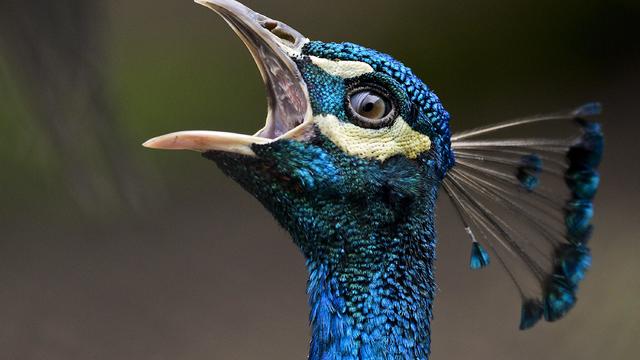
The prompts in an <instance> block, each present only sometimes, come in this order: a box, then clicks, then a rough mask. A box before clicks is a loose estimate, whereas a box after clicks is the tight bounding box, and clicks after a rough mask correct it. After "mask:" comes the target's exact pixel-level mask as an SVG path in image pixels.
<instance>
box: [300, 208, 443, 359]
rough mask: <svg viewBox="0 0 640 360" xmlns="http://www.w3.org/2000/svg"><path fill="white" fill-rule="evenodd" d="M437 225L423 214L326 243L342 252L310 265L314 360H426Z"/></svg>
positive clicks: (313, 260) (317, 258) (428, 214)
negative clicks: (333, 244)
mask: <svg viewBox="0 0 640 360" xmlns="http://www.w3.org/2000/svg"><path fill="white" fill-rule="evenodd" d="M427 210H428V208H427ZM433 220H434V219H433V213H432V212H431V211H425V212H423V213H420V214H417V216H411V217H408V218H406V219H405V222H403V223H399V224H394V226H387V227H385V228H383V229H380V228H375V227H374V228H372V227H370V226H365V227H364V228H365V229H369V230H367V231H365V232H363V231H358V230H362V228H363V227H361V228H360V229H358V230H353V231H349V232H348V234H350V235H347V236H346V237H342V238H341V239H339V240H337V239H335V238H332V239H323V241H328V242H332V241H339V242H340V243H341V244H342V246H340V247H339V250H337V251H338V252H339V253H340V254H337V255H338V256H336V255H333V256H327V254H319V255H320V256H312V257H309V258H308V260H307V267H308V271H309V282H308V294H309V303H310V306H311V314H310V321H311V326H312V340H311V349H310V355H309V359H310V360H320V359H428V356H429V347H430V320H431V305H432V301H433V297H434V290H435V283H434V276H433V261H434V258H435V243H436V234H435V231H434V226H433V222H434V221H433Z"/></svg>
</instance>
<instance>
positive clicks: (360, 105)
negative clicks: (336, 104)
mask: <svg viewBox="0 0 640 360" xmlns="http://www.w3.org/2000/svg"><path fill="white" fill-rule="evenodd" d="M346 109H347V112H348V114H349V117H350V119H351V122H353V123H354V124H356V125H358V126H360V127H363V128H368V129H379V128H382V127H386V126H389V125H391V124H392V123H393V121H394V119H395V118H396V106H395V103H394V101H393V100H392V99H391V97H390V96H389V95H388V92H387V91H386V90H385V89H384V88H382V87H380V86H375V85H371V84H367V85H365V86H358V87H354V88H353V89H351V90H350V91H349V92H348V93H347V97H346Z"/></svg>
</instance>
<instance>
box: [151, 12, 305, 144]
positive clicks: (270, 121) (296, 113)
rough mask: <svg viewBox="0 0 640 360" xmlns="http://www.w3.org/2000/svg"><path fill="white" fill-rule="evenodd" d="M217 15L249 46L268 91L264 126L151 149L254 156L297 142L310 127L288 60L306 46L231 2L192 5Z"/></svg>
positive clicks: (179, 139) (194, 136) (185, 134)
mask: <svg viewBox="0 0 640 360" xmlns="http://www.w3.org/2000/svg"><path fill="white" fill-rule="evenodd" d="M195 2H197V3H199V4H201V5H204V6H206V7H208V8H210V9H211V10H213V11H215V12H216V13H218V14H219V15H220V16H222V18H223V19H224V20H225V21H226V22H227V23H228V24H229V25H230V26H231V28H232V29H233V30H234V31H235V33H236V34H238V36H239V37H240V39H242V41H243V42H244V44H245V45H246V46H247V48H248V49H249V51H250V52H251V55H252V56H253V59H254V60H255V62H256V64H257V65H258V68H259V69H260V74H261V75H262V79H263V80H264V83H265V86H266V88H267V99H268V107H269V108H268V114H267V120H266V124H265V126H264V127H263V128H262V129H261V130H260V131H258V132H257V133H256V134H254V135H243V134H235V133H228V132H220V131H202V130H200V131H180V132H175V133H171V134H167V135H162V136H158V137H155V138H153V139H150V140H148V141H146V142H145V143H144V144H143V146H145V147H148V148H152V149H169V150H194V151H199V152H207V151H224V152H232V153H237V154H242V155H248V156H253V155H255V154H254V152H253V150H252V149H251V146H252V145H254V144H267V143H270V142H273V141H276V140H279V139H282V138H300V137H302V136H304V134H305V133H306V131H305V130H306V129H307V128H308V125H310V124H311V121H312V119H311V117H312V116H311V105H310V103H309V94H308V91H307V87H306V85H305V83H304V81H303V79H302V75H301V74H300V71H299V70H298V67H297V66H296V64H295V62H294V61H293V59H292V58H295V57H299V56H301V49H302V46H303V45H304V44H305V43H307V42H308V41H309V40H308V39H307V38H305V37H304V36H302V35H301V34H300V33H299V32H297V31H296V30H294V29H292V28H291V27H289V26H288V25H286V24H284V23H282V22H280V21H277V20H272V19H270V18H268V17H266V16H264V15H261V14H259V13H257V12H255V11H253V10H251V9H249V8H248V7H246V6H244V5H242V4H241V3H239V2H237V1H234V0H195Z"/></svg>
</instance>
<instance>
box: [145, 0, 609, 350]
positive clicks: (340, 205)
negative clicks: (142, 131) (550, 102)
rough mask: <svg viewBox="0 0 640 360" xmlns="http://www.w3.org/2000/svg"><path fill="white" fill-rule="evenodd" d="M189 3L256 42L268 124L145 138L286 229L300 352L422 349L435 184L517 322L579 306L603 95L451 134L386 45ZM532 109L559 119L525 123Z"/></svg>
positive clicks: (440, 112)
mask: <svg viewBox="0 0 640 360" xmlns="http://www.w3.org/2000/svg"><path fill="white" fill-rule="evenodd" d="M196 2H197V3H199V4H202V5H204V6H206V7H208V8H210V9H211V10H213V11H215V12H216V13H218V14H219V15H220V16H221V17H222V18H223V19H224V20H225V21H226V22H227V23H228V24H229V25H230V26H231V28H232V29H233V30H234V31H235V32H236V33H237V35H238V36H239V37H240V39H242V41H243V42H244V44H245V45H246V46H247V47H248V49H249V51H250V52H251V55H252V56H253V58H254V60H255V61H256V64H257V66H258V68H259V70H260V73H261V75H262V78H263V80H264V83H265V86H266V89H267V96H268V115H267V119H266V124H265V125H264V127H263V128H262V129H261V130H259V131H258V132H257V133H255V134H254V135H243V134H235V133H228V132H217V131H181V132H176V133H171V134H168V135H163V136H159V137H156V138H153V139H151V140H148V141H147V142H145V143H144V146H146V147H148V148H155V149H186V150H194V151H198V152H200V153H202V155H203V156H204V157H205V158H206V159H209V160H212V161H213V162H214V163H215V164H216V165H217V166H218V167H219V168H220V169H221V170H222V172H224V173H225V174H226V175H228V176H229V177H231V178H232V179H233V180H235V181H236V182H237V183H239V184H240V185H241V186H242V187H243V188H244V189H246V191H248V192H249V193H251V194H252V195H253V196H254V197H255V198H257V199H258V200H259V201H260V202H261V203H262V205H263V206H264V207H265V208H266V209H267V210H268V211H270V212H271V213H272V214H273V216H274V217H275V219H276V220H277V222H278V223H279V224H280V225H281V226H282V227H283V228H284V229H286V230H287V231H288V232H289V233H290V235H291V237H292V238H293V241H294V243H295V244H296V245H297V246H298V247H299V249H300V251H301V252H302V254H303V255H304V258H305V260H306V267H307V269H308V274H309V280H308V284H307V292H308V297H309V306H310V324H311V325H310V326H311V344H310V350H309V359H311V360H320V359H428V357H429V353H430V346H431V345H430V334H431V330H430V321H431V318H432V314H433V308H432V304H433V301H434V295H435V292H436V281H435V277H434V260H435V258H436V239H437V236H436V229H435V224H434V222H435V211H436V199H437V197H438V193H439V192H440V190H443V191H444V193H445V194H446V195H447V196H448V197H449V198H450V199H451V200H452V203H453V205H454V208H455V212H456V213H457V216H458V217H459V219H460V221H461V224H462V226H464V229H465V231H466V233H467V234H468V241H469V244H470V248H471V250H470V262H469V266H470V268H471V269H482V268H484V267H486V266H489V265H490V264H494V266H499V267H501V268H503V269H504V271H505V273H506V275H507V276H506V277H507V278H508V279H509V280H510V281H511V282H512V283H513V284H514V288H515V289H516V290H517V292H518V293H519V294H520V296H521V299H522V307H521V319H520V324H519V328H520V329H522V330H524V329H528V328H531V327H532V326H534V325H535V324H536V323H537V322H539V321H541V320H542V319H544V320H546V321H556V320H558V319H560V318H562V317H563V316H564V315H565V314H567V312H568V311H569V310H570V309H571V308H572V307H573V306H574V305H575V303H576V292H577V289H578V284H579V283H580V281H581V280H582V279H583V277H584V275H585V272H586V271H587V269H588V268H589V267H590V265H591V253H590V250H589V247H588V240H589V238H590V237H591V234H592V230H593V226H592V224H591V222H592V221H591V220H592V217H593V198H594V196H595V194H596V191H597V189H598V184H599V180H600V177H599V173H598V171H597V168H598V164H599V162H600V159H601V157H602V151H603V135H602V132H601V127H600V124H599V123H597V122H594V121H593V120H591V119H592V118H593V117H594V116H597V115H598V114H599V113H600V111H601V106H600V105H599V104H598V103H588V104H586V105H583V106H580V107H578V108H576V109H573V110H570V111H563V112H558V113H551V114H548V115H539V116H533V117H527V118H521V119H516V120H512V121H507V122H502V123H498V124H496V125H491V126H486V127H481V128H477V129H473V130H468V131H464V132H460V133H455V134H452V132H451V130H450V127H449V119H450V115H449V113H448V112H447V110H445V108H444V106H443V105H442V103H441V101H440V100H439V98H438V97H437V96H436V94H435V93H434V92H433V91H432V90H431V88H430V87H428V86H427V85H425V83H424V82H423V81H422V80H420V79H419V78H418V77H417V76H416V75H414V73H413V72H412V70H411V69H409V68H408V67H406V66H405V65H403V64H402V63H400V62H399V61H397V60H395V59H394V58H392V57H391V56H389V55H386V54H383V53H380V52H378V51H375V50H372V49H368V48H365V47H363V46H359V45H356V44H353V43H346V42H345V43H333V42H321V41H311V40H309V39H307V38H306V37H304V36H303V35H302V34H301V33H299V32H298V31H296V30H294V29H293V28H291V27H290V26H288V25H286V24H284V23H283V22H281V21H277V20H273V19H270V18H268V17H266V16H263V15H261V14H259V13H257V12H255V11H253V10H251V9H249V8H247V7H246V6H244V5H242V4H241V3H239V2H237V1H233V0H196ZM534 124H538V126H542V127H544V128H545V129H546V131H547V133H552V134H558V133H559V132H558V131H556V129H558V128H561V127H562V126H565V125H566V126H567V128H568V130H569V131H570V134H568V135H567V136H554V137H540V138H538V137H531V132H526V129H527V128H528V127H527V126H533V125H534ZM562 124H565V125H562ZM520 128H523V129H525V135H523V136H521V137H520V136H514V135H513V132H514V131H515V130H517V129H520ZM505 129H509V130H510V131H508V132H506V133H505V132H503V130H505Z"/></svg>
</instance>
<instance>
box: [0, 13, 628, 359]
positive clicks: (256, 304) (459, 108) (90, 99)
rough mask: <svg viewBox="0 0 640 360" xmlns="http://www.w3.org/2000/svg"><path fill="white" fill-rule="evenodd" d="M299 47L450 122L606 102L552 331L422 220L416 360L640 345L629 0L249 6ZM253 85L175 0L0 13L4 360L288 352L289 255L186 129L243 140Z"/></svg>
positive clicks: (588, 354) (230, 48)
mask: <svg viewBox="0 0 640 360" xmlns="http://www.w3.org/2000/svg"><path fill="white" fill-rule="evenodd" d="M246 4H247V5H248V6H250V7H252V8H254V9H256V10H257V11H260V12H262V13H264V14H266V15H268V16H271V17H273V18H276V19H279V20H283V21H285V22H287V23H288V24H289V25H291V26H293V27H294V28H296V29H298V30H300V31H302V32H303V33H304V34H305V35H307V36H308V37H310V38H312V39H317V40H325V41H352V42H356V43H359V44H362V45H365V46H368V47H372V48H375V49H378V50H381V51H384V52H387V53H389V54H392V55H393V56H395V57H397V58H399V59H400V60H402V61H403V62H404V63H405V64H407V65H409V66H411V67H412V68H413V69H414V71H415V72H416V73H417V74H419V75H420V76H421V77H422V78H423V79H424V80H425V82H427V83H428V84H429V85H430V86H431V87H432V88H434V89H435V90H436V92H437V93H438V94H439V96H440V97H441V99H442V100H443V102H444V104H445V106H446V108H447V109H448V110H449V111H450V112H451V114H452V127H453V129H454V131H459V130H463V129H467V128H470V127H473V126H478V125H480V124H487V123H491V122H496V121H500V120H506V119H510V118H513V117H519V116H522V115H530V114H536V113H540V112H551V111H556V110H563V109H569V108H572V107H574V106H577V105H579V104H581V103H583V102H587V101H592V100H598V101H601V102H603V104H604V107H605V113H604V115H603V116H602V122H603V126H604V129H605V134H606V141H607V148H606V152H605V159H604V161H603V165H602V167H601V172H602V179H603V182H602V188H601V191H600V192H599V195H598V198H597V200H596V209H597V215H596V217H595V224H596V233H595V237H594V239H593V242H592V246H593V256H594V265H593V268H592V270H591V271H590V273H589V276H588V277H587V279H586V281H584V285H583V286H582V287H581V291H580V300H579V302H578V305H577V307H576V308H575V309H574V310H573V311H572V312H571V313H570V314H569V316H568V317H567V318H566V319H564V320H563V321H560V322H558V323H553V324H548V323H543V324H540V325H538V326H537V327H536V328H534V329H532V330H530V331H527V332H520V331H517V325H518V321H519V299H518V297H517V294H516V292H515V291H513V289H512V287H511V285H510V283H509V281H508V280H507V278H506V277H505V276H504V275H503V274H502V273H501V271H500V270H499V269H498V268H497V267H494V268H489V269H488V270H486V271H483V272H471V271H469V270H468V265H467V262H468V244H467V241H466V238H465V237H464V236H465V235H464V233H463V230H462V227H461V226H460V224H459V223H458V221H457V219H456V218H455V216H454V212H453V209H452V207H451V206H450V205H449V204H448V202H447V201H446V199H444V198H443V199H441V201H440V209H439V211H438V214H439V219H438V227H439V231H440V244H439V259H438V261H437V278H438V281H439V285H440V291H439V295H438V297H437V300H436V303H435V319H434V323H433V327H434V328H433V338H432V343H433V356H432V358H433V359H469V358H473V359H523V360H524V359H536V360H537V359H581V360H589V359H637V358H638V356H639V354H640V349H639V345H638V339H639V338H640V303H639V300H638V298H639V297H640V262H639V261H638V258H639V256H640V245H639V241H640V239H639V235H638V234H639V230H638V227H639V226H640V205H639V202H640V161H639V160H638V156H639V155H640V153H639V151H638V140H637V139H638V133H639V132H640V121H639V120H640V105H639V103H640V31H639V25H638V24H640V3H639V2H638V1H637V0H608V1H604V0H601V1H596V0H565V1H551V0H535V1H533V0H524V1H517V2H514V1H506V0H487V1H482V2H480V1H476V2H463V1H447V0H426V1H425V0H397V1H393V2H389V1H381V0H369V1H367V2H365V3H362V2H347V1H341V0H325V1H311V0H297V1H293V0H272V1H257V0H246ZM264 97H265V93H264V90H263V88H262V83H261V81H260V77H259V74H258V71H257V69H256V67H255V65H254V64H253V62H252V60H251V57H250V56H249V54H248V52H247V51H246V49H245V48H244V47H243V45H242V43H241V42H240V41H239V40H238V39H237V38H236V37H235V35H234V34H233V32H232V31H231V30H230V29H228V28H227V26H226V25H225V24H224V23H223V21H222V20H221V19H220V18H218V17H217V16H216V15H215V14H214V13H212V12H211V11H209V10H207V9H205V8H202V7H200V6H197V5H195V4H193V3H192V2H191V1H188V0H156V1H148V0H140V1H124V0H100V1H97V0H78V1H73V0H59V1H19V0H1V1H0V358H1V359H11V360H14V359H15V360H18V359H24V360H31V359H47V360H57V359H64V360H72V359H96V360H101V359H105V360H106V359H123V360H126V359H136V360H142V359H154V360H157V359H182V360H201V359H304V358H306V354H307V349H308V341H309V330H308V327H307V316H308V315H307V306H306V295H305V282H306V272H305V268H304V264H303V259H302V256H300V255H299V254H298V251H297V249H296V248H295V246H294V245H293V244H292V243H291V241H290V240H289V238H288V235H287V234H286V233H285V232H284V231H283V230H281V229H279V228H278V227H277V225H276V224H275V221H274V220H272V218H271V216H270V215H269V214H268V213H267V212H266V211H265V210H263V209H262V208H261V206H260V205H259V204H258V203H257V201H254V200H253V199H252V198H251V197H250V196H249V195H248V194H246V193H244V192H243V191H242V190H241V189H240V188H239V187H238V186H237V185H236V184H234V183H233V182H231V181H230V180H228V179H225V178H224V177H223V176H222V174H221V173H220V172H219V171H218V170H217V169H216V168H215V166H214V165H213V164H212V163H210V162H207V161H205V160H203V159H202V158H201V157H200V156H198V155H197V154H195V153H187V152H158V151H150V150H146V149H143V148H142V147H141V146H140V144H141V143H142V142H143V141H144V140H146V139H148V138H150V137H153V136H156V135H159V134H164V133H167V132H171V131H175V130H183V129H217V130H227V131H236V132H244V133H253V132H254V131H255V130H257V129H258V128H260V127H261V125H262V124H263V122H264V117H265V109H266V102H265V99H264Z"/></svg>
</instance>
